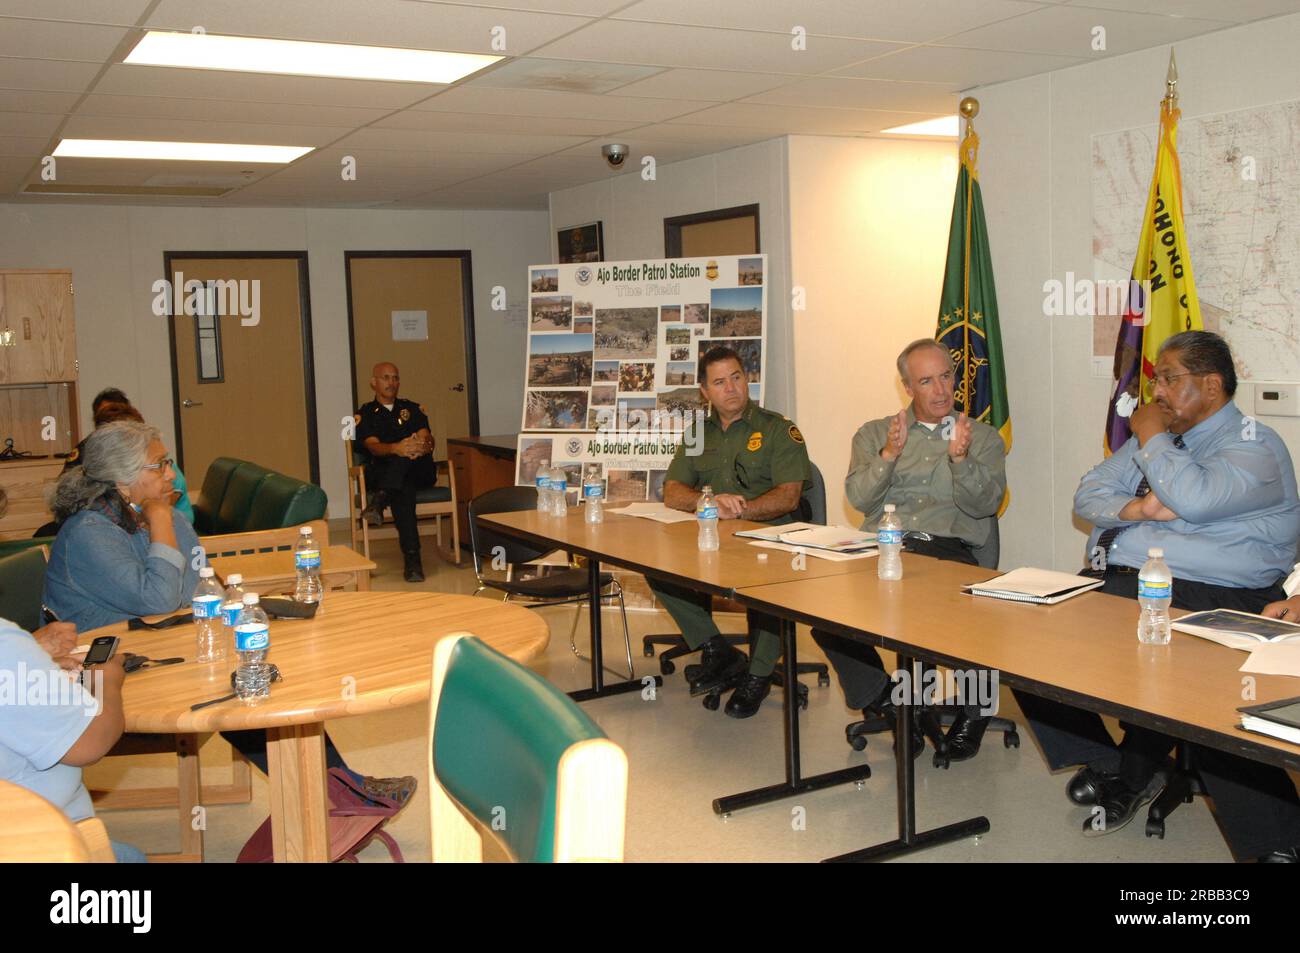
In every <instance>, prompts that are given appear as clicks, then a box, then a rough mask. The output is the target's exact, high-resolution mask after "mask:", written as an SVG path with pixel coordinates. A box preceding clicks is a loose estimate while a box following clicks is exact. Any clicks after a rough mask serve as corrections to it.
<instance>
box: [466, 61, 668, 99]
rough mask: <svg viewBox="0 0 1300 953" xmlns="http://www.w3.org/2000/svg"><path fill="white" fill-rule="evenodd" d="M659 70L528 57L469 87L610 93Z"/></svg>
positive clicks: (486, 73) (488, 73)
mask: <svg viewBox="0 0 1300 953" xmlns="http://www.w3.org/2000/svg"><path fill="white" fill-rule="evenodd" d="M660 71H661V70H660V68H659V67H657V66H628V65H627V64H625V63H579V62H574V61H571V60H545V59H535V58H532V57H524V58H522V59H517V60H510V61H508V62H505V63H502V64H500V65H498V66H495V67H493V68H491V69H489V70H486V71H484V72H483V73H482V74H481V75H479V76H476V77H474V78H473V79H471V80H469V81H468V82H467V83H466V85H467V86H496V87H500V88H507V89H549V90H553V91H555V92H560V93H594V94H597V95H599V94H600V93H606V92H609V91H610V90H611V89H616V88H617V87H619V86H626V85H627V84H628V83H632V82H635V81H636V80H639V79H645V78H646V77H647V76H653V75H654V74H655V73H658V72H660Z"/></svg>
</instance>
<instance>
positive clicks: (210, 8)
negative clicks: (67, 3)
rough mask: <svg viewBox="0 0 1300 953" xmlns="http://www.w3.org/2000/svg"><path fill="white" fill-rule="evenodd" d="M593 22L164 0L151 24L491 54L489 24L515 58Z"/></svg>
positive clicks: (325, 1)
mask: <svg viewBox="0 0 1300 953" xmlns="http://www.w3.org/2000/svg"><path fill="white" fill-rule="evenodd" d="M589 22H592V21H590V20H588V19H585V18H582V17H574V16H565V15H557V14H549V13H534V12H528V11H521V10H505V9H499V8H489V7H472V6H453V5H451V4H442V3H412V2H410V0H365V2H364V3H357V2H355V0H275V2H273V3H267V2H266V0H221V3H219V4H218V3H212V2H211V0H162V2H161V3H160V4H159V5H158V9H157V10H155V11H154V13H153V16H151V17H150V18H149V26H151V27H154V28H157V29H163V30H185V31H189V30H192V29H193V28H194V27H195V26H202V27H203V28H204V29H205V30H207V32H209V33H225V34H239V35H242V36H269V37H278V38H283V39H292V40H320V41H325V42H333V43H360V44H373V45H375V46H396V47H403V48H411V49H429V50H454V51H459V52H466V53H492V52H497V51H494V50H493V49H492V40H493V35H492V28H493V27H496V26H501V27H504V28H505V31H506V32H505V39H506V49H505V51H504V52H505V53H506V54H507V55H510V56H519V55H522V54H524V53H527V52H528V51H529V50H531V49H533V48H534V47H536V46H539V45H541V44H543V43H547V42H550V41H551V40H553V39H555V38H556V37H559V36H562V35H564V34H565V33H567V32H569V31H570V30H573V29H575V28H577V27H579V26H581V25H582V24H584V23H589Z"/></svg>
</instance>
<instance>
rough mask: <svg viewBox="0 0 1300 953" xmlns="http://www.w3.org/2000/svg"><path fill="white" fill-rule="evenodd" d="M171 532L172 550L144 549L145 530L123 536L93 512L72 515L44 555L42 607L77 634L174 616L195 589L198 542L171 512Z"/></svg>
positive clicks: (161, 546)
mask: <svg viewBox="0 0 1300 953" xmlns="http://www.w3.org/2000/svg"><path fill="white" fill-rule="evenodd" d="M172 525H173V526H174V527H175V530H176V543H177V545H178V546H179V547H180V548H179V550H177V549H173V548H172V547H171V546H168V545H166V544H164V543H155V542H152V541H151V540H150V539H149V530H148V527H146V526H141V527H140V528H139V529H138V530H136V532H134V533H128V532H127V531H126V530H124V529H122V528H121V527H120V526H118V525H117V524H116V523H114V522H113V521H112V519H110V518H109V516H108V515H107V514H105V513H104V512H102V511H101V510H97V509H86V510H82V511H81V512H79V513H76V514H74V515H73V516H72V518H71V519H69V520H68V521H67V522H66V523H64V524H63V526H62V528H61V529H60V530H59V535H58V536H57V537H56V538H55V540H54V545H53V547H51V549H50V563H49V566H47V567H46V570H45V594H44V601H45V604H46V605H47V606H48V607H49V608H50V610H51V611H52V612H54V613H55V615H57V616H58V617H59V618H60V619H61V620H63V621H64V622H72V623H74V624H75V625H76V626H77V631H79V632H84V631H86V630H87V629H94V628H98V627H99V626H101V625H110V624H111V623H114V622H121V621H122V620H123V619H130V618H134V617H135V616H142V615H152V614H156V613H162V612H174V611H176V610H177V609H179V608H180V607H181V606H182V605H185V604H187V603H188V602H189V600H190V596H191V595H193V594H194V589H195V587H196V586H197V585H198V582H199V573H198V570H197V569H195V568H194V565H193V564H194V560H193V559H192V553H193V551H194V547H196V546H198V545H199V540H198V536H196V535H195V533H194V527H193V526H191V525H190V524H189V522H188V521H187V520H186V519H185V517H184V516H182V515H181V514H180V513H179V512H177V511H176V510H173V511H172Z"/></svg>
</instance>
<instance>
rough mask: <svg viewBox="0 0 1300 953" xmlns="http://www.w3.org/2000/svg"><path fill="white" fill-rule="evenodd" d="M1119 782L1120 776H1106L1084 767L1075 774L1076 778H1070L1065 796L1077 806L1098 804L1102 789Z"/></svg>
mask: <svg viewBox="0 0 1300 953" xmlns="http://www.w3.org/2000/svg"><path fill="white" fill-rule="evenodd" d="M1118 780H1119V776H1118V775H1114V774H1105V773H1103V772H1101V771H1096V770H1094V769H1093V768H1091V767H1089V766H1087V765H1084V766H1083V767H1082V768H1080V769H1079V770H1078V771H1076V772H1074V777H1072V778H1070V783H1069V784H1067V785H1066V786H1065V796H1066V797H1068V798H1069V799H1070V800H1071V801H1073V802H1074V803H1075V804H1084V805H1088V804H1096V803H1097V798H1098V797H1099V796H1100V795H1101V790H1102V787H1103V786H1104V785H1107V784H1114V783H1115V782H1116V781H1118Z"/></svg>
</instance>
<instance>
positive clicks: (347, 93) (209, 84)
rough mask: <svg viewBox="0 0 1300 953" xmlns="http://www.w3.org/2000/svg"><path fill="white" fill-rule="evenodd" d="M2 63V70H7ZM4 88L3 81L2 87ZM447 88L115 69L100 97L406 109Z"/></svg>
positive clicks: (98, 88) (119, 66) (199, 71)
mask: <svg viewBox="0 0 1300 953" xmlns="http://www.w3.org/2000/svg"><path fill="white" fill-rule="evenodd" d="M3 62H4V61H3V60H0V68H3ZM3 85H4V83H3V82H2V81H0V86H3ZM445 88H446V87H445V86H437V85H429V84H425V83H381V82H372V81H367V80H360V79H327V78H324V77H319V76H268V75H263V74H261V73H221V72H215V71H213V70H204V69H171V68H169V67H163V66H126V65H123V64H120V63H119V64H117V65H116V66H110V67H109V68H108V71H107V72H106V73H105V74H104V78H103V79H102V80H100V81H99V83H97V84H96V86H95V92H96V93H107V94H112V95H123V96H163V97H179V98H181V99H218V100H226V101H230V102H261V103H309V104H316V105H321V106H353V107H355V106H360V107H363V108H371V109H390V110H391V109H401V108H403V107H406V106H409V105H411V103H414V102H417V101H419V100H421V99H424V98H426V97H428V96H431V95H433V94H434V93H436V92H437V91H438V90H440V89H445Z"/></svg>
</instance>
